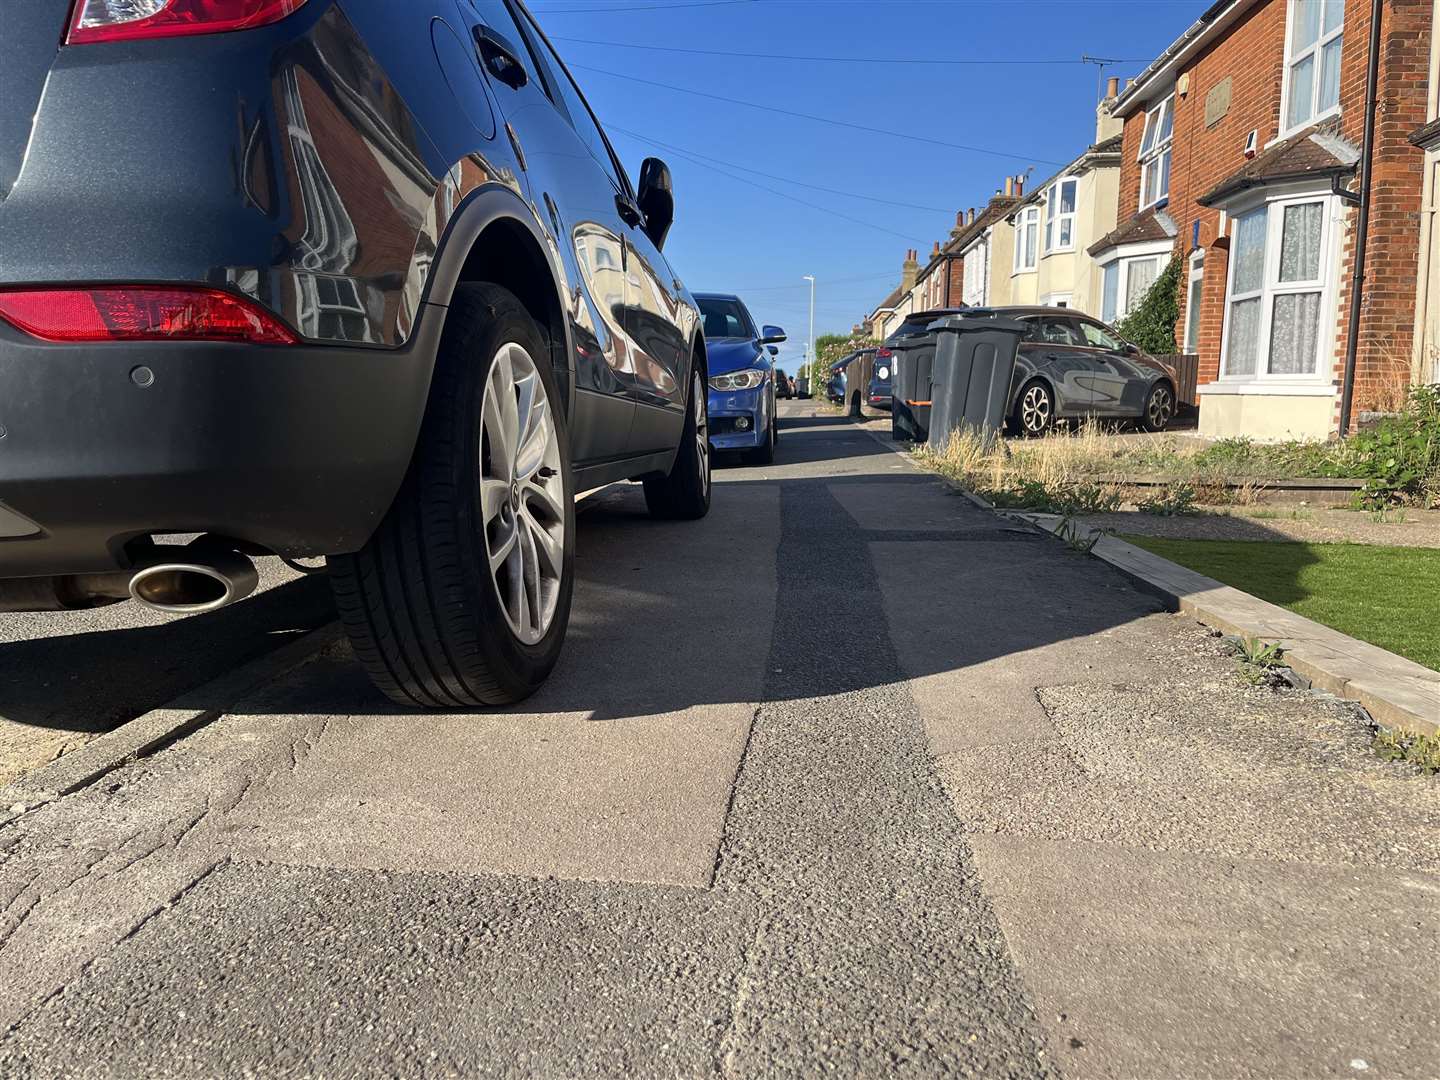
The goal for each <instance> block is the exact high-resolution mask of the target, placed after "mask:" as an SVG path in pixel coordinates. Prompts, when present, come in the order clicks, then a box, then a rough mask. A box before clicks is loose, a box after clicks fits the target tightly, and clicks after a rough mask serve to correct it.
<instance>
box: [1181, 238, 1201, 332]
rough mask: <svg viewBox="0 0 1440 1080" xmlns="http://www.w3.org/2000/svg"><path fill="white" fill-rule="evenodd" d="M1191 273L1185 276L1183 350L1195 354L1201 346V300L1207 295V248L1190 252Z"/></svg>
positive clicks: (1189, 264)
mask: <svg viewBox="0 0 1440 1080" xmlns="http://www.w3.org/2000/svg"><path fill="white" fill-rule="evenodd" d="M1188 266H1189V268H1190V269H1189V273H1188V274H1187V276H1186V278H1185V341H1184V343H1183V351H1184V352H1185V353H1187V354H1194V353H1196V352H1198V351H1199V348H1200V318H1199V311H1200V308H1201V303H1200V302H1201V300H1202V299H1203V298H1204V295H1205V249H1204V248H1200V249H1199V250H1197V251H1192V252H1191V253H1190V259H1189V262H1188Z"/></svg>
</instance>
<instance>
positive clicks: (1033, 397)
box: [1020, 383, 1050, 435]
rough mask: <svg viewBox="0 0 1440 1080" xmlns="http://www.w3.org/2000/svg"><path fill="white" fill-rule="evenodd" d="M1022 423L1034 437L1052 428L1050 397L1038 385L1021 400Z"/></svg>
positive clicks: (1026, 392)
mask: <svg viewBox="0 0 1440 1080" xmlns="http://www.w3.org/2000/svg"><path fill="white" fill-rule="evenodd" d="M1020 423H1021V425H1022V426H1023V427H1024V428H1025V430H1026V431H1028V432H1030V433H1031V434H1033V435H1038V434H1040V433H1041V432H1042V431H1044V430H1045V429H1046V428H1048V427H1049V426H1050V395H1049V394H1048V393H1047V392H1046V390H1045V388H1044V387H1043V386H1041V385H1039V384H1038V383H1037V384H1036V385H1034V386H1032V387H1030V389H1028V390H1026V391H1025V396H1024V397H1023V398H1022V399H1021V400H1020Z"/></svg>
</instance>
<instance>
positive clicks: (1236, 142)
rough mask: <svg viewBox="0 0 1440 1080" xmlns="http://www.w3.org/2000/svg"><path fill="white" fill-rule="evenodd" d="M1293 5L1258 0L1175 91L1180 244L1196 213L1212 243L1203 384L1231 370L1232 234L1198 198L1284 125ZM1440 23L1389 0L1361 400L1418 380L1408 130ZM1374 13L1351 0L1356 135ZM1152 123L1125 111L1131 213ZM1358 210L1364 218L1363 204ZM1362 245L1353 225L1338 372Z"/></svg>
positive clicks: (1418, 111) (1414, 157) (1364, 403)
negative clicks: (1221, 105) (1222, 99)
mask: <svg viewBox="0 0 1440 1080" xmlns="http://www.w3.org/2000/svg"><path fill="white" fill-rule="evenodd" d="M1287 8H1288V4H1287V0H1266V2H1264V3H1262V4H1259V5H1257V6H1256V7H1254V8H1253V9H1251V11H1250V12H1249V13H1248V14H1247V15H1245V16H1244V18H1243V19H1242V20H1241V21H1240V22H1238V23H1236V25H1234V26H1233V27H1231V28H1230V29H1229V30H1228V31H1227V32H1226V34H1225V36H1224V37H1223V38H1222V39H1221V40H1219V41H1217V42H1215V43H1214V44H1212V45H1210V46H1209V47H1208V48H1207V49H1206V50H1205V51H1203V52H1202V53H1200V54H1198V55H1197V56H1196V57H1194V58H1193V59H1192V60H1191V61H1190V63H1189V64H1188V66H1187V67H1186V69H1185V71H1186V72H1188V74H1189V77H1190V85H1189V89H1188V92H1187V93H1186V95H1185V96H1184V97H1180V96H1178V95H1177V97H1176V99H1175V141H1174V150H1173V152H1172V159H1171V175H1170V201H1169V205H1168V206H1167V211H1168V213H1169V214H1170V216H1171V217H1172V218H1174V219H1175V222H1176V224H1177V226H1178V227H1179V234H1178V235H1177V237H1176V248H1177V250H1179V251H1180V252H1181V253H1182V255H1188V253H1189V251H1190V249H1191V237H1192V229H1193V223H1194V222H1195V221H1196V220H1197V219H1198V221H1199V222H1200V246H1201V247H1203V248H1204V249H1205V280H1204V283H1203V286H1202V290H1203V291H1202V301H1201V304H1202V306H1201V311H1200V334H1199V348H1198V352H1199V354H1200V382H1201V384H1204V383H1207V382H1210V381H1213V380H1214V379H1215V378H1217V377H1218V375H1219V370H1220V342H1221V338H1222V332H1223V319H1224V304H1225V279H1226V273H1227V268H1228V256H1229V240H1228V238H1222V237H1219V236H1218V235H1217V232H1218V228H1219V212H1218V211H1216V210H1209V209H1206V208H1204V207H1202V206H1199V205H1198V204H1197V203H1196V202H1195V199H1196V197H1198V196H1200V195H1202V194H1204V193H1205V192H1206V191H1208V190H1209V189H1211V188H1212V187H1214V186H1215V185H1216V184H1218V183H1219V182H1220V181H1221V180H1224V179H1225V178H1226V177H1228V176H1230V175H1231V174H1233V173H1234V172H1235V171H1236V170H1238V169H1239V168H1240V167H1241V166H1242V165H1243V164H1244V160H1245V159H1244V146H1245V139H1246V136H1247V135H1248V134H1249V132H1250V131H1252V130H1255V131H1257V132H1258V145H1259V146H1260V147H1261V148H1262V149H1263V148H1264V146H1265V144H1266V143H1268V142H1270V141H1271V140H1272V139H1274V138H1275V137H1276V135H1277V134H1278V133H1279V130H1280V98H1281V87H1282V85H1283V81H1284V62H1285V30H1286V14H1287ZM1429 23H1430V3H1429V0H1386V3H1385V14H1384V16H1383V22H1382V26H1383V27H1384V30H1383V33H1384V38H1383V43H1382V54H1381V72H1382V74H1381V82H1380V93H1379V101H1380V105H1379V109H1378V112H1377V128H1376V134H1377V140H1376V154H1375V173H1374V185H1373V188H1372V195H1373V198H1372V208H1371V220H1370V238H1369V244H1370V248H1369V253H1368V255H1367V258H1366V264H1367V265H1366V273H1367V280H1366V292H1365V295H1366V300H1365V307H1364V318H1363V322H1362V332H1361V345H1360V350H1359V355H1358V360H1357V365H1356V408H1357V410H1359V409H1365V408H1370V407H1374V406H1376V405H1380V406H1383V405H1385V404H1386V403H1387V400H1388V399H1390V398H1393V397H1395V395H1396V391H1397V389H1400V388H1403V385H1404V383H1405V381H1407V380H1408V374H1409V355H1410V335H1411V333H1412V330H1413V321H1414V310H1413V309H1414V295H1415V275H1416V262H1417V254H1418V236H1419V207H1420V191H1421V155H1420V152H1419V151H1418V150H1416V149H1415V148H1414V147H1411V146H1410V145H1409V143H1408V142H1406V136H1407V135H1408V134H1409V133H1410V132H1411V131H1413V130H1414V129H1415V128H1417V127H1419V126H1420V125H1421V124H1422V123H1424V121H1425V98H1426V73H1427V66H1428V61H1429V34H1430V27H1429ZM1369 24H1370V0H1347V4H1346V10H1345V47H1344V55H1343V58H1342V61H1341V90H1340V102H1341V115H1342V130H1343V132H1344V135H1345V137H1346V138H1347V139H1349V140H1350V141H1351V142H1352V143H1354V144H1355V145H1356V146H1359V145H1360V141H1361V137H1362V134H1363V125H1364V101H1365V69H1366V62H1367V59H1368V57H1367V50H1368V46H1369V33H1370V25H1369ZM1227 76H1228V77H1229V78H1230V80H1231V95H1230V108H1229V110H1228V112H1227V113H1226V114H1225V116H1224V117H1223V118H1221V119H1220V120H1219V121H1218V122H1216V123H1215V124H1214V125H1213V126H1212V127H1209V128H1207V127H1206V126H1205V98H1206V95H1207V94H1208V93H1209V92H1210V90H1211V89H1212V88H1213V87H1214V86H1215V85H1216V84H1217V83H1219V82H1220V81H1221V80H1223V79H1224V78H1226V77H1227ZM1144 127H1145V116H1144V113H1143V112H1139V113H1136V114H1135V115H1133V116H1130V117H1128V118H1127V119H1126V121H1125V131H1124V149H1123V154H1124V156H1123V158H1122V162H1121V174H1120V218H1121V220H1122V221H1123V220H1125V217H1126V215H1127V214H1134V213H1135V212H1136V209H1137V207H1138V205H1139V195H1140V166H1139V162H1138V160H1137V158H1138V155H1139V151H1140V140H1141V137H1142V134H1143V132H1144ZM1350 218H1351V221H1352V223H1353V220H1354V214H1353V212H1352V213H1351V214H1350ZM1352 244H1353V229H1347V230H1346V232H1345V235H1344V237H1343V239H1342V252H1343V261H1344V269H1343V283H1342V286H1341V290H1342V291H1341V302H1340V305H1339V317H1338V318H1337V325H1336V328H1335V354H1336V357H1337V370H1336V378H1337V380H1338V378H1339V377H1340V370H1341V365H1343V354H1344V333H1345V322H1346V317H1347V310H1348V295H1347V294H1348V284H1349V275H1350V261H1351V260H1350V251H1351V248H1352ZM1186 271H1187V272H1185V273H1182V274H1181V296H1180V321H1179V324H1178V326H1177V336H1182V335H1183V332H1184V327H1185V324H1186V320H1187V318H1188V312H1187V311H1186V310H1185V306H1186V303H1187V299H1188V281H1189V275H1188V263H1187V264H1186Z"/></svg>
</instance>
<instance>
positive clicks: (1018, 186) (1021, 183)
mask: <svg viewBox="0 0 1440 1080" xmlns="http://www.w3.org/2000/svg"><path fill="white" fill-rule="evenodd" d="M1024 196H1025V178H1024V177H1023V176H1017V177H1016V178H1015V197H1016V198H1017V199H1020V198H1024Z"/></svg>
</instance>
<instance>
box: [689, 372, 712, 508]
mask: <svg viewBox="0 0 1440 1080" xmlns="http://www.w3.org/2000/svg"><path fill="white" fill-rule="evenodd" d="M690 396H691V397H692V398H694V399H695V404H694V409H695V461H696V465H697V467H698V468H699V470H700V492H701V494H704V493H705V492H707V491H709V490H710V410H709V408H708V407H707V405H706V401H705V396H706V395H705V383H704V382H703V381H701V379H700V377H699V376H698V375H697V376H696V377H695V390H694V393H692V394H691V395H690Z"/></svg>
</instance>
